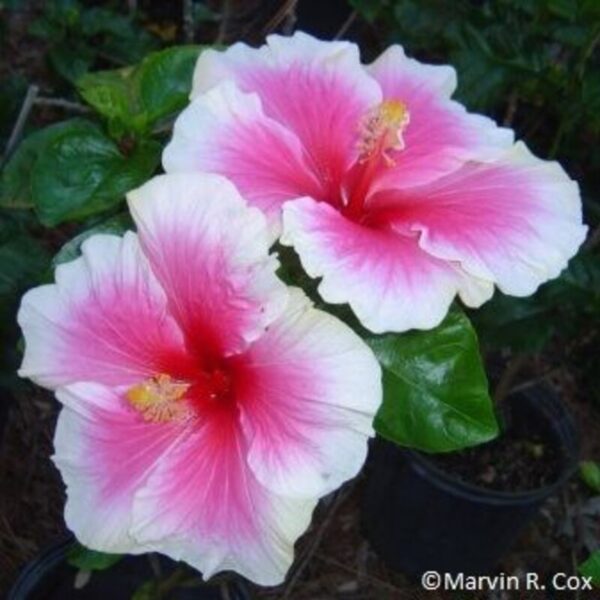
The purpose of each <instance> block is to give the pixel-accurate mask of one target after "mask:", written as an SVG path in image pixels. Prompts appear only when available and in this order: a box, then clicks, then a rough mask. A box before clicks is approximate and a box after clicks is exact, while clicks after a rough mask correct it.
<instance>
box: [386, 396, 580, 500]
mask: <svg viewBox="0 0 600 600" xmlns="http://www.w3.org/2000/svg"><path fill="white" fill-rule="evenodd" d="M519 395H523V396H529V397H530V398H533V397H538V398H543V401H544V402H546V403H548V404H549V403H550V402H554V404H555V406H559V407H560V410H561V413H562V415H561V417H562V419H563V423H562V427H561V426H560V425H559V424H558V423H555V424H554V428H553V429H554V432H555V434H556V439H557V440H561V441H562V447H563V448H564V449H566V456H565V460H564V464H563V465H562V468H561V471H560V475H559V476H558V477H557V478H556V479H555V480H554V481H553V482H552V483H549V484H547V485H545V486H543V487H537V488H533V489H531V490H522V491H518V492H507V491H500V490H492V489H489V488H485V487H481V486H478V485H476V484H473V483H469V482H466V481H463V480H461V479H459V478H458V477H456V476H452V475H450V474H448V473H447V472H446V471H444V470H443V469H441V468H440V467H438V466H437V465H436V464H435V463H434V462H433V461H431V460H430V459H429V458H428V455H427V453H424V452H419V451H417V450H413V449H410V448H405V447H401V446H398V445H396V444H395V443H394V442H389V441H388V440H386V441H388V443H389V444H391V445H393V446H394V448H395V449H396V450H398V452H399V454H400V455H402V456H403V457H404V458H405V459H407V462H408V463H409V465H410V467H411V468H412V469H414V470H415V471H417V473H418V474H419V475H420V476H421V477H423V478H425V479H426V480H427V481H429V482H430V483H431V484H432V485H435V486H436V487H438V488H440V489H442V490H444V491H445V492H447V493H449V494H451V495H454V496H457V495H458V496H461V497H463V498H466V499H468V500H470V501H472V502H477V503H481V504H491V505H497V506H511V505H518V504H527V503H534V502H536V501H541V500H545V499H546V498H548V497H550V496H551V495H552V494H553V493H554V492H555V491H556V490H557V489H559V488H560V487H561V486H562V485H563V484H564V483H565V482H566V481H567V480H568V479H569V478H570V477H571V476H572V475H573V474H574V473H575V471H576V470H577V467H578V464H579V457H580V440H579V431H578V429H577V427H576V425H575V422H574V421H573V418H572V416H571V414H570V412H569V411H568V410H567V408H566V406H565V405H564V403H563V402H562V401H561V400H560V398H559V397H558V396H557V394H556V392H555V391H554V390H553V389H552V388H550V387H548V386H536V387H535V388H533V389H529V390H523V391H521V392H519ZM569 438H571V439H569ZM569 442H570V443H569Z"/></svg>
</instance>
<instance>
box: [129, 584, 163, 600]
mask: <svg viewBox="0 0 600 600" xmlns="http://www.w3.org/2000/svg"><path fill="white" fill-rule="evenodd" d="M158 587H159V586H158V583H157V582H154V581H146V582H144V583H142V585H140V586H139V587H138V588H137V589H136V590H135V592H133V595H132V596H131V600H158V599H159V598H160V591H159V589H158Z"/></svg>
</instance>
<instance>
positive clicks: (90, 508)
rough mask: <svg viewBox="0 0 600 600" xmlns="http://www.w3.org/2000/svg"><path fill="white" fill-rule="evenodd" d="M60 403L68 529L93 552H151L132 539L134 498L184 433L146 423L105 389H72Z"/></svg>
mask: <svg viewBox="0 0 600 600" xmlns="http://www.w3.org/2000/svg"><path fill="white" fill-rule="evenodd" d="M57 397H58V399H59V400H60V401H61V402H62V403H63V404H64V405H65V406H64V407H63V409H62V411H61V412H60V415H59V418H58V423H57V427H56V433H55V436H54V448H55V454H54V456H53V461H54V463H55V464H56V466H57V467H58V469H59V470H60V472H61V475H62V477H63V480H64V482H65V484H66V486H67V503H66V507H65V520H66V523H67V526H68V527H69V529H71V531H73V533H75V536H76V537H77V539H78V540H79V541H81V542H82V543H83V544H85V545H86V546H87V547H89V548H92V549H94V550H99V551H102V552H114V553H120V552H128V553H132V554H137V553H140V552H146V551H148V548H147V547H144V546H142V545H140V544H139V543H138V542H137V541H136V540H135V539H134V538H133V537H131V535H130V534H129V528H130V526H131V513H132V508H133V497H134V493H135V491H136V490H137V489H138V487H139V486H140V485H142V484H143V482H144V481H145V480H146V478H147V477H148V475H149V473H150V472H151V471H152V470H153V469H154V467H155V465H156V464H157V462H158V461H160V460H161V458H162V457H163V456H164V455H165V454H166V453H167V452H168V451H169V449H170V448H171V447H172V446H173V444H174V443H175V442H176V441H177V439H179V438H180V436H181V435H182V434H183V433H184V432H183V430H182V429H181V428H180V427H178V426H176V425H174V424H168V423H167V424H163V423H151V424H149V423H147V422H145V421H143V420H142V419H141V418H140V416H139V414H137V413H136V412H135V411H133V410H131V409H130V408H129V407H128V406H127V403H126V402H125V400H123V398H122V397H121V396H120V394H119V393H118V392H116V391H113V390H111V389H110V388H107V387H104V386H101V385H97V384H92V383H77V384H73V385H71V386H67V387H64V388H61V389H60V390H59V391H58V392H57Z"/></svg>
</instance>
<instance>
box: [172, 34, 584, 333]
mask: <svg viewBox="0 0 600 600" xmlns="http://www.w3.org/2000/svg"><path fill="white" fill-rule="evenodd" d="M455 87H456V74H455V71H454V69H452V68H451V67H448V66H432V65H426V64H422V63H420V62H417V61H416V60H412V59H410V58H408V57H406V55H405V54H404V52H403V50H402V48H401V47H400V46H392V47H391V48H389V49H388V50H386V51H385V52H384V53H383V54H382V55H381V56H380V57H379V58H378V59H377V60H376V61H375V62H374V63H372V64H370V65H367V66H365V65H362V64H361V62H360V57H359V52H358V48H357V47H356V46H355V45H354V44H351V43H347V42H324V41H319V40H317V39H315V38H312V37H310V36H308V35H306V34H303V33H296V34H295V35H293V36H291V37H281V36H276V35H274V36H270V37H269V38H268V42H267V45H265V46H262V47H261V48H258V49H255V48H251V47H249V46H246V45H244V44H241V43H239V44H235V45H233V46H232V47H230V48H229V49H227V50H226V51H224V52H219V51H214V50H206V51H204V52H203V53H202V54H201V56H200V58H199V60H198V63H197V66H196V70H195V74H194V85H193V91H192V95H191V97H192V101H191V103H190V105H189V106H188V107H187V108H186V109H185V110H184V111H183V113H182V114H181V115H180V117H179V118H178V120H177V122H176V124H175V128H174V134H173V139H172V141H171V142H170V144H169V146H168V147H167V148H166V150H165V153H164V156H163V164H164V167H165V169H166V170H167V171H169V172H180V171H196V170H204V171H212V172H216V173H220V174H222V175H225V176H226V177H228V178H230V179H231V180H232V181H233V182H234V183H235V184H236V186H237V187H238V188H239V190H240V192H241V193H242V195H244V197H246V198H247V199H248V200H249V202H250V203H251V204H252V205H254V206H257V207H259V208H260V209H261V210H263V211H264V213H265V214H266V215H267V217H268V219H269V222H270V227H271V232H272V234H273V236H274V237H277V236H279V235H280V234H282V236H281V242H282V243H283V244H287V245H291V246H293V247H294V248H295V250H296V251H297V253H298V255H299V257H300V260H301V262H302V264H303V266H304V268H305V270H306V272H307V273H308V274H309V275H310V276H312V277H315V278H317V277H319V278H322V281H321V283H320V287H319V291H320V294H321V296H322V297H323V299H324V300H326V301H327V302H330V303H348V304H349V305H350V306H351V308H352V309H353V310H354V312H355V314H356V315H357V316H358V318H359V319H360V320H361V321H362V323H363V324H364V325H365V326H366V327H368V328H369V329H370V330H372V331H374V332H384V331H403V330H406V329H410V328H419V329H427V328H431V327H433V326H435V325H437V324H438V323H439V322H440V321H441V320H442V319H443V317H444V316H445V314H446V312H447V310H448V307H449V305H450V303H451V302H452V301H453V299H454V298H455V296H456V295H457V294H458V296H459V297H460V299H461V300H462V301H463V302H464V303H465V304H466V305H468V306H471V307H476V306H479V305H481V304H482V303H483V302H485V301H486V300H488V299H489V298H491V296H492V294H493V291H494V286H497V287H498V288H499V289H500V290H501V291H502V292H504V293H506V294H511V295H515V296H526V295H529V294H532V293H533V292H534V291H535V290H536V289H537V287H538V286H539V285H540V284H541V283H543V282H545V281H546V280H548V279H551V278H554V277H556V276H557V275H558V274H559V273H560V271H561V270H562V269H563V268H564V267H565V266H566V264H567V261H568V260H569V258H570V257H572V256H573V255H574V254H575V252H576V251H577V249H578V247H579V246H580V244H581V242H582V241H583V239H584V237H585V233H586V228H585V227H584V226H583V225H582V217H581V201H580V195H579V190H578V186H577V184H576V183H575V182H573V181H572V180H571V179H569V177H568V176H567V174H566V173H565V172H564V170H563V169H562V168H561V167H560V165H558V164H557V163H556V162H548V161H543V160H540V159H538V158H536V157H535V156H533V155H532V154H531V153H530V152H529V150H528V149H527V148H526V146H525V145H524V144H523V143H520V142H519V143H517V144H514V140H513V133H512V131H511V130H509V129H505V128H501V127H498V126H497V125H496V124H495V123H494V122H493V121H492V120H491V119H489V118H486V117H483V116H480V115H474V114H470V113H468V112H467V111H466V110H465V109H464V107H463V106H461V105H460V104H459V103H458V102H456V101H454V100H452V99H451V95H452V93H453V91H454V89H455Z"/></svg>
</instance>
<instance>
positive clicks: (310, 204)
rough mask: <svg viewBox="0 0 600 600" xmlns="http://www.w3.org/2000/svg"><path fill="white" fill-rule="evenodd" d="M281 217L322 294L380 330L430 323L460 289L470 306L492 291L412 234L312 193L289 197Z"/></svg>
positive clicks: (440, 316) (425, 326)
mask: <svg viewBox="0 0 600 600" xmlns="http://www.w3.org/2000/svg"><path fill="white" fill-rule="evenodd" d="M283 222H284V234H283V236H282V238H281V241H282V243H283V244H285V245H290V246H294V248H295V249H296V251H297V252H298V255H299V256H300V260H301V262H302V265H303V267H304V269H305V270H306V272H307V273H308V274H309V275H310V276H311V277H322V278H323V280H322V282H321V284H320V285H319V293H320V294H321V296H322V297H323V299H324V300H326V301H327V302H330V303H333V304H343V303H346V302H347V303H348V304H350V306H351V308H352V310H353V311H354V313H355V314H356V316H357V317H358V318H359V319H360V321H361V323H362V324H363V325H364V326H365V327H367V328H368V329H370V330H371V331H373V332H375V333H383V332H385V331H405V330H407V329H411V328H417V329H430V328H431V327H435V326H436V325H438V324H439V323H440V322H441V321H442V319H443V318H444V316H445V315H446V313H447V311H448V308H449V306H450V303H451V302H452V299H453V298H454V295H455V294H456V293H457V292H460V293H461V297H463V299H464V298H466V299H468V301H469V302H470V303H472V304H480V303H481V302H483V301H484V300H485V299H489V297H490V296H491V294H492V289H493V288H492V286H491V284H490V283H489V282H486V281H484V280H476V279H472V280H471V281H467V280H466V278H465V274H464V273H463V272H462V271H461V270H460V269H459V268H457V267H455V266H454V265H450V264H447V263H445V262H444V261H441V260H438V259H436V258H434V257H432V256H431V255H429V254H427V253H426V252H424V251H423V250H422V249H421V248H419V246H418V240H417V237H416V236H415V235H414V234H413V235H408V236H407V235H401V234H399V233H397V232H394V231H393V230H390V229H388V228H385V229H380V228H375V227H373V228H372V227H367V226H363V225H360V224H358V223H355V222H353V221H350V220H348V219H346V218H345V217H343V216H342V215H341V214H340V213H338V212H337V211H336V210H335V209H333V208H332V207H331V206H329V205H327V204H324V203H317V202H315V201H314V200H312V199H310V198H302V199H300V200H294V201H291V202H288V203H286V204H285V205H284V207H283Z"/></svg>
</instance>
